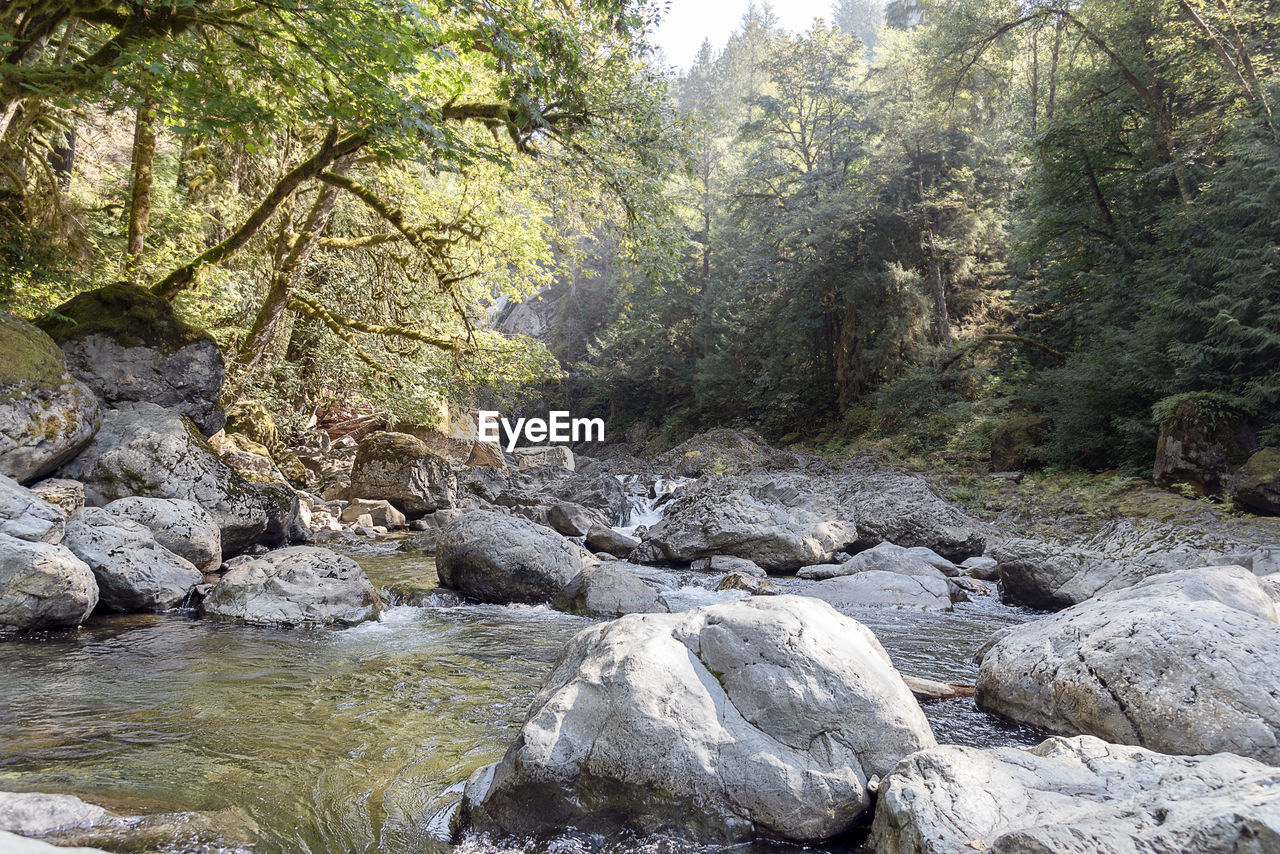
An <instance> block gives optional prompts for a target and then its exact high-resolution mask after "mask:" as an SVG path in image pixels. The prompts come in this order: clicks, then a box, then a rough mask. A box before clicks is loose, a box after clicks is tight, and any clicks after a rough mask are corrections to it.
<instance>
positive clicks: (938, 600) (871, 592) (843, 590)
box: [787, 569, 951, 611]
mask: <svg viewBox="0 0 1280 854" xmlns="http://www.w3.org/2000/svg"><path fill="white" fill-rule="evenodd" d="M787 589H788V590H791V591H794V592H796V593H799V594H800V595H802V596H812V597H814V598H815V599H821V600H822V601H824V602H827V603H829V604H830V605H831V606H832V607H834V608H835V609H836V610H837V611H846V610H849V609H851V608H857V607H860V606H864V605H898V606H901V607H906V608H929V609H934V610H943V609H946V608H950V607H951V593H950V589H949V588H948V587H947V579H946V577H945V576H943V575H942V574H941V573H939V574H937V575H903V574H902V573H900V572H885V571H884V570H880V569H868V570H866V571H865V572H858V573H854V574H853V575H842V576H837V577H834V578H829V579H826V580H822V581H810V582H804V583H801V584H796V585H793V586H789V587H788V588H787Z"/></svg>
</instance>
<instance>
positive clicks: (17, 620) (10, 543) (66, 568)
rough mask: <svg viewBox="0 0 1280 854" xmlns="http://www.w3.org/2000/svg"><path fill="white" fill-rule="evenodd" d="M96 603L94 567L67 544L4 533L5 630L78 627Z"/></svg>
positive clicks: (1, 604) (0, 560) (0, 626)
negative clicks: (91, 567)
mask: <svg viewBox="0 0 1280 854" xmlns="http://www.w3.org/2000/svg"><path fill="white" fill-rule="evenodd" d="M97 604H98V583H97V581H95V580H94V577H93V571H92V570H90V569H89V566H88V564H86V563H85V562H84V561H82V560H80V558H78V557H76V556H75V555H74V554H73V553H72V552H71V550H70V549H68V548H67V547H66V546H61V545H53V544H51V543H44V542H32V541H30V540H22V539H18V538H16V537H12V536H9V535H8V534H5V533H0V631H3V632H24V631H31V630H33V629H44V628H56V627H60V626H78V625H80V624H81V623H83V622H84V621H85V620H87V619H88V618H89V615H90V614H91V613H93V609H94V608H95V607H96V606H97Z"/></svg>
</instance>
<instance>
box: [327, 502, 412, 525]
mask: <svg viewBox="0 0 1280 854" xmlns="http://www.w3.org/2000/svg"><path fill="white" fill-rule="evenodd" d="M365 515H367V516H368V517H369V524H370V525H371V526H372V525H381V526H382V527H384V528H407V527H408V522H406V521H405V518H404V514H403V513H401V512H400V511H399V510H397V509H396V508H395V507H394V506H392V504H391V502H390V501H384V500H382V499H378V500H376V501H374V500H371V499H368V498H356V499H353V500H352V501H351V503H350V504H348V505H347V506H346V507H343V508H342V513H341V516H340V518H341V519H342V521H344V522H358V521H359V520H360V517H361V516H365Z"/></svg>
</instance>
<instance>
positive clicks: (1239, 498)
mask: <svg viewBox="0 0 1280 854" xmlns="http://www.w3.org/2000/svg"><path fill="white" fill-rule="evenodd" d="M1230 491H1231V497H1232V498H1234V499H1235V501H1236V503H1237V504H1241V505H1243V506H1245V507H1247V508H1249V509H1250V510H1252V511H1254V512H1255V513H1269V514H1271V515H1273V516H1280V448H1263V449H1262V450H1260V451H1258V452H1257V453H1255V454H1253V455H1252V456H1251V457H1249V459H1248V460H1247V461H1246V462H1245V464H1244V465H1243V466H1241V467H1240V469H1239V471H1237V472H1236V473H1235V477H1234V479H1233V482H1232V484H1231V487H1230Z"/></svg>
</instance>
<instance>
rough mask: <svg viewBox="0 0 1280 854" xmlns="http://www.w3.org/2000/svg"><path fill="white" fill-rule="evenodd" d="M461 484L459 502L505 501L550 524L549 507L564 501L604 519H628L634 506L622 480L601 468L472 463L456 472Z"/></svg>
mask: <svg viewBox="0 0 1280 854" xmlns="http://www.w3.org/2000/svg"><path fill="white" fill-rule="evenodd" d="M458 489H459V499H458V501H459V504H461V505H463V506H466V507H469V508H470V509H478V510H487V509H492V508H494V507H505V508H508V509H509V510H510V511H511V512H512V513H515V514H516V515H518V516H523V517H524V518H526V519H530V520H532V521H534V522H538V523H540V524H545V525H548V526H553V525H552V520H551V519H550V518H549V515H548V514H549V513H550V512H551V508H553V507H554V506H555V505H557V504H562V503H567V504H572V505H575V506H576V507H581V508H585V509H586V510H587V511H589V512H591V513H595V514H598V516H599V518H598V519H597V520H595V521H597V522H599V523H600V524H603V525H622V524H625V523H626V521H627V516H628V515H629V514H630V510H631V504H630V501H629V500H628V498H627V493H626V490H625V489H624V488H623V486H622V484H621V483H620V482H619V481H618V479H617V478H616V477H614V476H613V475H611V474H608V473H607V472H603V471H592V472H572V471H570V470H568V469H565V468H561V467H558V466H540V467H537V468H526V469H516V468H505V469H498V468H490V467H474V466H473V467H468V468H465V469H463V470H461V471H459V472H458ZM553 527H554V526H553Z"/></svg>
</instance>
